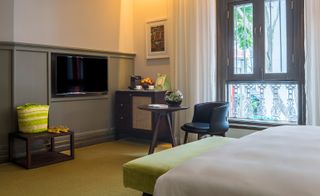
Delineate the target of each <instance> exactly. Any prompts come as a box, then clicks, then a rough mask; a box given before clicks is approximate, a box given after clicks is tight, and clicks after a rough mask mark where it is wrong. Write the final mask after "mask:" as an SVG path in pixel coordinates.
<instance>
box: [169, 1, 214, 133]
mask: <svg viewBox="0 0 320 196" xmlns="http://www.w3.org/2000/svg"><path fill="white" fill-rule="evenodd" d="M172 3H173V9H172V11H173V23H172V24H173V32H174V35H173V38H174V39H173V40H174V46H173V48H174V51H173V59H174V60H173V61H174V62H173V64H174V71H173V73H174V74H173V77H174V87H175V88H176V89H179V90H181V91H182V92H183V94H184V102H183V104H184V105H187V106H190V109H189V110H187V111H183V112H179V113H178V114H177V115H176V118H175V122H176V126H175V128H176V134H177V135H176V137H177V138H181V137H180V132H179V131H178V130H180V126H181V125H182V124H184V123H186V122H189V121H191V120H192V115H193V106H194V104H196V103H200V102H206V101H214V100H215V98H216V78H217V77H216V0H200V1H199V0H173V1H172Z"/></svg>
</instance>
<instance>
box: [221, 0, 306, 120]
mask: <svg viewBox="0 0 320 196" xmlns="http://www.w3.org/2000/svg"><path fill="white" fill-rule="evenodd" d="M218 9H219V10H227V12H226V13H223V12H222V11H220V14H218V21H219V24H218V36H219V37H220V38H221V39H220V38H219V39H220V41H218V45H220V46H221V48H226V51H225V52H223V51H222V52H220V53H221V54H222V55H219V54H218V56H219V59H218V62H219V65H220V66H221V67H220V70H222V71H220V73H225V77H223V76H219V77H220V79H222V80H223V81H224V82H223V83H222V84H221V87H223V88H224V89H225V91H224V92H223V93H221V94H222V95H223V96H222V98H223V99H225V100H228V101H229V103H230V110H229V117H230V120H234V121H237V122H241V123H248V122H253V123H263V124H266V123H273V124H302V123H303V119H304V117H303V113H304V112H303V108H304V106H303V100H304V97H303V95H304V90H303V85H304V82H303V81H304V76H303V60H304V59H303V56H304V55H303V32H301V29H303V0H229V1H227V0H220V1H219V2H218ZM218 13H219V11H218ZM224 18H225V20H224ZM223 27H225V28H223ZM302 31H303V30H302ZM218 47H219V46H218ZM223 54H225V57H226V60H224V59H223V56H224V55H223ZM222 75H223V74H222Z"/></svg>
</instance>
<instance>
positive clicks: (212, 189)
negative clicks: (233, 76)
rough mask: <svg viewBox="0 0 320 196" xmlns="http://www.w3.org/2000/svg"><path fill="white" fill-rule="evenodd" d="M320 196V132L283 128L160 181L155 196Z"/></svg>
mask: <svg viewBox="0 0 320 196" xmlns="http://www.w3.org/2000/svg"><path fill="white" fill-rule="evenodd" d="M180 195H181V196H182V195H183V196H189V195H190V196H197V195H199V196H207V195H208V196H209V195H210V196H276V195H277V196H311V195H312V196H319V195H320V128H319V127H312V126H283V127H275V128H270V129H267V130H264V131H261V132H257V133H254V134H252V135H249V136H246V137H243V138H241V139H239V140H237V141H235V142H232V143H230V144H227V145H226V146H224V147H222V148H219V149H216V150H213V151H211V152H208V153H205V154H203V155H201V156H199V157H196V158H193V159H192V160H190V161H188V162H186V163H184V164H182V165H180V166H178V167H176V168H174V169H172V170H170V171H169V172H167V173H166V174H164V175H162V176H161V177H160V178H158V180H157V183H156V186H155V192H154V196H180Z"/></svg>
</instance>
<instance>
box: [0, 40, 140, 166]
mask: <svg viewBox="0 0 320 196" xmlns="http://www.w3.org/2000/svg"><path fill="white" fill-rule="evenodd" d="M0 46H1V48H0V92H1V94H0V97H1V100H0V162H3V161H5V160H6V159H7V154H8V153H7V150H8V133H9V132H13V131H16V130H17V119H16V112H15V108H16V106H18V105H22V104H25V103H28V102H32V103H41V104H50V112H49V125H51V126H53V125H65V126H68V127H70V128H72V129H74V130H76V131H77V132H76V135H75V143H76V145H77V146H83V145H90V144H95V143H99V142H103V141H106V140H108V139H110V138H112V137H113V128H114V122H113V119H114V117H113V116H114V93H115V90H118V89H123V88H127V87H128V85H129V82H130V80H129V79H130V75H132V74H133V70H134V55H133V54H125V53H116V52H105V51H90V50H85V49H76V48H71V49H70V48H62V47H53V46H41V45H32V44H19V43H18V44H16V43H7V42H0ZM52 52H59V53H71V54H84V55H94V56H108V58H109V70H108V74H109V92H108V95H98V96H91V97H72V98H70V97H64V98H52V97H49V96H51V93H50V92H49V91H50V90H51V87H50V85H51V82H50V81H49V80H50V77H49V76H50V74H51V69H50V67H51V65H50V63H51V62H50V56H49V55H50V54H51V53H52ZM12 76H13V78H12ZM59 142H60V143H59ZM65 144H66V141H60V140H59V141H58V143H57V146H56V147H57V148H63V145H65Z"/></svg>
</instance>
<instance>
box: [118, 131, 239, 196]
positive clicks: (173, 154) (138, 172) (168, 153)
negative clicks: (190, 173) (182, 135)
mask: <svg viewBox="0 0 320 196" xmlns="http://www.w3.org/2000/svg"><path fill="white" fill-rule="evenodd" d="M233 140H234V139H232V138H226V137H209V138H205V139H202V140H199V141H196V142H191V143H188V144H185V145H180V146H177V147H175V148H171V149H168V150H163V151H161V152H158V153H154V154H151V155H148V156H145V157H141V158H138V159H135V160H132V161H130V162H128V163H126V164H124V165H123V183H124V186H125V187H130V188H133V189H136V190H139V191H141V192H144V193H149V194H152V193H153V189H154V185H155V183H156V180H157V179H158V177H160V176H161V175H162V174H164V173H166V172H167V171H169V170H170V169H172V168H174V167H176V166H178V165H180V164H181V163H183V162H185V161H187V160H189V159H191V158H193V157H195V156H197V155H200V154H203V153H205V152H207V151H209V150H212V149H215V148H218V147H220V146H223V145H225V144H227V143H229V142H230V141H233Z"/></svg>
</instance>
